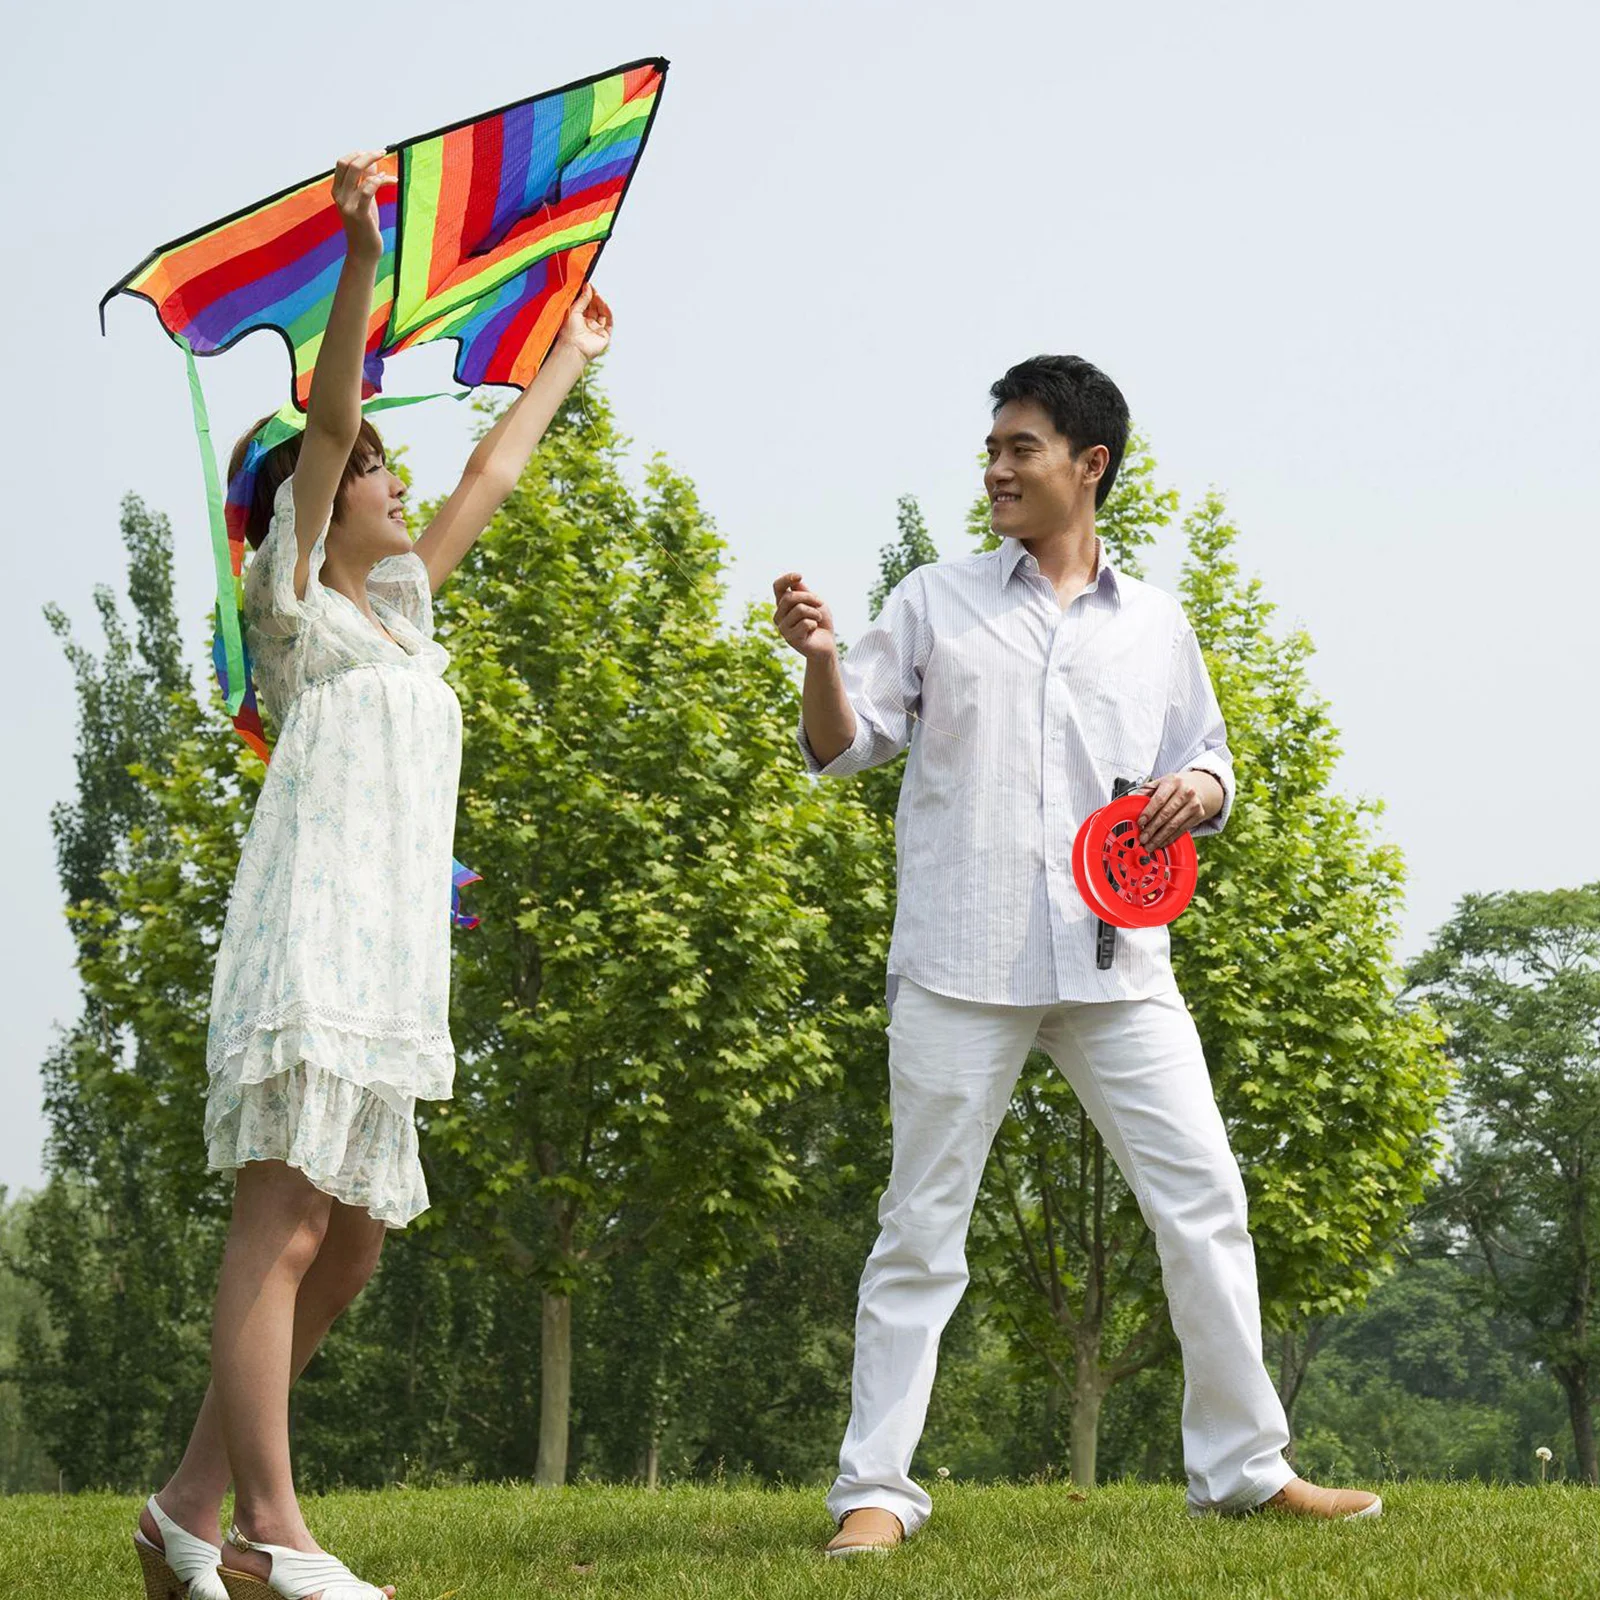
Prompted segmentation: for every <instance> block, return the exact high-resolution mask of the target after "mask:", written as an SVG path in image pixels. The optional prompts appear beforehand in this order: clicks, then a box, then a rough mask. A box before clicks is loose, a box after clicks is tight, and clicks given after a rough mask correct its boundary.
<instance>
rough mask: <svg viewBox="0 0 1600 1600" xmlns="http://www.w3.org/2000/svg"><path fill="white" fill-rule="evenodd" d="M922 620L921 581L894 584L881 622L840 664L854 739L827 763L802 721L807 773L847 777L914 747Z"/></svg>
mask: <svg viewBox="0 0 1600 1600" xmlns="http://www.w3.org/2000/svg"><path fill="white" fill-rule="evenodd" d="M924 621H925V618H924V595H923V587H922V581H921V578H920V577H919V575H918V574H917V573H916V572H912V573H909V574H907V576H906V577H905V578H903V579H902V580H901V581H900V582H899V583H898V584H896V585H895V587H894V589H893V590H892V592H891V593H890V595H889V598H888V599H887V600H885V601H884V604H883V610H882V611H880V612H879V613H878V617H877V620H876V621H875V622H874V623H873V624H872V626H871V627H870V628H868V629H867V631H866V632H865V633H864V634H862V636H861V637H860V638H859V639H858V640H857V641H856V642H855V643H854V644H853V645H851V646H850V648H849V649H848V650H847V651H845V652H844V654H843V657H842V659H841V661H840V664H839V667H840V676H841V677H842V678H843V680H844V692H845V696H846V698H847V699H848V700H849V701H850V709H851V710H852V711H853V712H855V717H856V732H855V737H854V738H853V739H852V740H851V741H850V743H849V744H848V745H847V746H846V747H845V748H844V749H843V750H841V751H840V752H839V754H838V755H836V756H835V757H834V758H833V760H832V761H829V762H827V763H826V764H824V763H823V762H821V761H819V760H818V759H817V754H816V751H814V750H813V749H812V748H811V741H810V739H809V738H807V737H806V724H805V717H804V716H803V715H802V717H801V718H800V721H799V724H798V726H797V727H796V729H795V742H796V743H797V744H798V745H799V746H800V754H801V755H802V757H804V759H805V764H806V770H807V771H808V772H812V773H815V774H816V775H818V776H819V777H824V778H847V777H849V776H850V775H851V774H852V773H855V772H865V771H866V770H867V768H868V767H879V766H882V765H883V763H884V762H886V761H892V760H893V759H894V758H895V757H896V756H897V755H899V754H900V752H901V751H902V750H904V749H905V747H906V746H907V745H908V744H909V743H910V741H911V724H912V721H913V720H914V718H915V716H916V713H917V710H918V707H919V706H920V705H921V702H922V670H923V667H924V666H925V665H926V662H925V660H924V659H923V641H924V639H925V637H926V631H927V630H926V628H925V626H924Z"/></svg>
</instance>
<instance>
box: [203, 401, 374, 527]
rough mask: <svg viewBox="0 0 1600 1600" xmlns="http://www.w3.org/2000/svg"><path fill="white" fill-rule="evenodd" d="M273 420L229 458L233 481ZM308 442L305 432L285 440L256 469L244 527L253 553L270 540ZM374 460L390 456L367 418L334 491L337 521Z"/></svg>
mask: <svg viewBox="0 0 1600 1600" xmlns="http://www.w3.org/2000/svg"><path fill="white" fill-rule="evenodd" d="M271 420H272V418H271V417H263V418H262V419H261V420H260V422H258V423H257V424H256V425H255V427H253V428H252V429H251V430H250V431H249V432H248V433H247V434H245V436H244V437H243V438H242V439H240V441H239V442H238V443H237V444H236V445H235V446H234V447H233V454H232V455H231V456H229V457H228V477H229V479H230V480H231V479H232V478H233V477H234V475H235V474H236V473H237V472H238V470H239V468H240V467H241V466H242V465H243V464H244V453H245V451H246V450H247V449H248V448H249V445H250V441H251V440H252V439H253V438H255V436H256V435H257V434H258V433H260V431H261V430H262V429H263V428H264V427H265V426H266V425H267V424H268V423H269V422H270V421H271ZM304 439H305V434H304V433H303V432H302V433H296V434H294V435H292V436H291V437H290V438H287V439H285V440H284V441H283V443H282V444H275V445H274V446H273V447H272V448H271V449H270V450H269V451H267V453H266V455H265V456H264V457H263V458H262V461H261V465H260V466H259V467H257V468H256V484H255V492H254V493H253V494H252V495H251V497H250V512H249V515H248V516H247V517H246V518H245V525H244V536H245V538H246V539H247V540H249V542H250V548H251V549H252V550H259V549H260V548H261V541H262V540H263V539H265V538H266V536H267V529H268V528H269V527H271V525H272V502H273V501H274V500H275V499H276V498H277V495H278V490H279V489H280V488H281V487H282V486H283V484H284V482H285V481H286V480H287V479H288V478H289V476H290V475H291V474H292V473H293V472H294V469H295V467H296V466H297V465H299V462H300V446H301V444H302V442H303V441H304ZM374 456H376V457H377V458H378V460H380V461H386V460H387V459H388V452H387V451H386V450H385V449H384V448H383V440H382V439H380V438H379V437H378V430H377V429H376V428H374V427H373V426H372V424H371V423H370V422H368V421H367V419H366V418H365V417H363V418H362V419H361V431H360V432H359V433H358V434H357V435H356V442H355V448H354V449H353V450H352V451H351V452H350V459H349V460H348V461H347V462H345V464H344V471H343V473H341V474H340V477H339V487H338V488H337V489H336V490H335V491H334V495H333V514H334V516H335V517H337V516H338V515H339V512H340V511H341V510H342V509H343V505H342V502H343V500H344V492H345V490H346V489H348V488H349V487H350V485H351V484H352V483H354V482H355V479H356V475H357V474H358V473H359V472H360V471H361V469H362V467H364V466H365V465H366V464H367V463H368V462H369V461H370V460H372V458H373V457H374Z"/></svg>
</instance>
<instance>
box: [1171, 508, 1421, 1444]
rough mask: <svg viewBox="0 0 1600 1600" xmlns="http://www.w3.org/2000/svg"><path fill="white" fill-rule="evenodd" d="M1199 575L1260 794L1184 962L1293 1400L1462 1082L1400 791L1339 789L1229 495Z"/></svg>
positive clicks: (1398, 1217) (1304, 671)
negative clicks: (1429, 949) (1391, 817)
mask: <svg viewBox="0 0 1600 1600" xmlns="http://www.w3.org/2000/svg"><path fill="white" fill-rule="evenodd" d="M1185 533H1186V537H1187V541H1188V558H1187V560H1186V562H1185V565H1184V570H1183V578H1182V582H1181V594H1182V598H1183V601H1184V606H1185V609H1186V610H1187V612H1188V615H1189V618H1190V621H1191V622H1192V623H1193V625H1194V628H1195V632H1196V633H1197V634H1198V635H1199V638H1200V643H1201V646H1202V648H1203V650H1204V652H1205V656H1206V662H1207V666H1208V668H1209V669H1210V672H1211V677H1212V681H1213V683H1214V684H1215V686H1216V690H1217V695H1218V698H1219V700H1220V701H1221V704H1222V708H1223V712H1224V714H1225V716H1226V718H1227V722H1228V730H1229V743H1230V747H1231V748H1232V750H1233V754H1234V757H1235V761H1236V765H1237V773H1238V793H1237V796H1236V798H1235V802H1234V811H1233V816H1232V819H1231V820H1230V822H1229V825H1228V828H1227V830H1226V831H1225V832H1224V833H1223V834H1221V835H1220V836H1218V837H1216V838H1214V839H1208V840H1207V841H1206V842H1205V847H1204V849H1203V851H1202V859H1201V867H1200V886H1199V890H1198V892H1197V893H1196V896H1195V900H1194V903H1193V904H1192V905H1191V906H1190V908H1189V910H1188V911H1186V912H1185V913H1184V915H1183V917H1182V918H1181V919H1180V920H1179V922H1177V923H1176V924H1175V925H1174V928H1173V964H1174V968H1175V970H1176V972H1177V974H1178V979H1179V982H1180V984H1181V985H1182V987H1183V991H1184V994H1185V995H1186V997H1187V998H1188V1001H1189V1008H1190V1010H1191V1011H1192V1012H1193V1013H1194V1017H1195V1022H1196V1024H1197V1026H1198V1027H1199V1030H1200V1036H1201V1039H1202V1040H1203V1041H1204V1044H1205V1048H1206V1058H1207V1061H1208V1062H1209V1064H1210V1067H1211V1074H1212V1078H1213V1080H1214V1081H1215V1082H1216V1085H1217V1093H1218V1099H1219V1102H1220V1104H1221V1106H1222V1110H1223V1115H1224V1118H1225V1120H1226V1121H1227V1124H1228V1131H1229V1136H1230V1138H1231V1140H1232V1142H1233V1148H1234V1151H1235V1153H1236V1154H1237V1155H1238V1158H1239V1162H1240V1166H1241V1167H1242V1168H1243V1171H1244V1178H1245V1186H1246V1188H1247V1190H1248V1191H1249V1195H1250V1221H1251V1232H1252V1234H1253V1236H1254V1238H1255V1241H1256V1253H1257V1257H1258V1260H1259V1263H1260V1276H1261V1295H1262V1312H1263V1316H1264V1319H1265V1321H1266V1323H1267V1325H1268V1327H1269V1329H1271V1330H1272V1331H1273V1332H1274V1334H1275V1335H1276V1337H1277V1341H1278V1356H1279V1390H1280V1393H1281V1395H1282V1397H1283V1400H1284V1404H1285V1407H1286V1409H1289V1410H1290V1412H1291V1414H1292V1410H1293V1405H1294V1400H1295V1395H1296V1391H1297V1388H1298V1384H1299V1381H1300V1379H1301V1378H1302V1377H1303V1375H1304V1366H1305V1361H1306V1360H1307V1359H1309V1357H1308V1348H1310V1347H1312V1340H1313V1339H1314V1336H1315V1333H1314V1331H1315V1329H1316V1327H1317V1325H1318V1323H1319V1322H1320V1320H1321V1319H1323V1318H1326V1317H1329V1316H1332V1315H1334V1314H1337V1313H1339V1312H1341V1311H1344V1310H1347V1309H1349V1308H1351V1307H1353V1306H1356V1305H1359V1304H1360V1303H1361V1302H1362V1301H1363V1300H1364V1299H1365V1297H1366V1295H1367V1293H1368V1292H1369V1291H1370V1289H1371V1288H1372V1286H1373V1284H1374V1283H1376V1282H1377V1281H1379V1280H1380V1279H1381V1278H1382V1277H1383V1276H1384V1274H1385V1273H1386V1272H1387V1271H1388V1269H1389V1267H1390V1266H1391V1264H1392V1261H1393V1249H1394V1246H1395V1244H1396V1242H1397V1241H1398V1240H1399V1238H1400V1237H1401V1235H1402V1234H1403V1232H1404V1230H1405V1228H1406V1226H1407V1224H1408V1222H1409V1219H1410V1216H1411V1213H1412V1210H1413V1208H1414V1207H1415V1206H1416V1205H1417V1204H1418V1202H1419V1201H1420V1200H1421V1199H1422V1197H1423V1195H1424V1193H1425V1192H1426V1189H1427V1187H1428V1185H1429V1184H1430V1183H1431V1182H1432V1181H1433V1179H1434V1177H1435V1175H1436V1169H1437V1166H1438V1162H1439V1158H1440V1154H1441V1149H1442V1142H1441V1136H1440V1117H1441V1114H1442V1110H1443V1106H1444V1103H1445V1098H1446V1096H1447V1094H1448V1092H1449V1088H1450V1084H1451V1081H1452V1076H1453V1075H1452V1072H1451V1068H1450V1064H1449V1062H1448V1060H1447V1059H1446V1056H1445V1054H1444V1050H1443V1036H1442V1032H1441V1028H1440V1025H1439V1021H1438V1018H1437V1017H1436V1016H1435V1015H1434V1014H1433V1013H1432V1012H1431V1011H1430V1010H1429V1009H1428V1008H1427V1007H1426V1006H1415V1005H1402V1004H1400V1002H1399V993H1400V989H1401V985H1402V977H1401V974H1400V971H1399V968H1398V964H1397V962H1396V959H1395V956H1394V944H1395V940H1396V938H1397V935H1398V916H1399V911H1400V907H1401V905H1402V903H1403V899H1404V890H1405V867H1404V862H1403V860H1402V858H1401V854H1400V851H1399V850H1398V849H1397V848H1396V847H1395V846H1393V845H1389V844H1385V843H1382V842H1380V841H1379V840H1377V839H1376V838H1374V836H1373V824H1374V823H1375V822H1376V820H1377V819H1378V817H1380V816H1381V814H1382V809H1383V808H1382V804H1381V802H1378V801H1375V800H1370V799H1366V798H1359V799H1355V800H1352V799H1349V798H1347V797H1345V796H1343V795H1341V794H1339V793H1338V792H1336V791H1335V789H1334V788H1333V777H1334V768H1335V765H1336V763H1337V761H1338V758H1339V754H1340V745H1339V737H1338V731H1337V729H1336V728H1335V727H1334V725H1333V721H1332V717H1331V715H1330V711H1329V707H1328V704H1327V702H1326V701H1325V700H1324V699H1323V698H1322V697H1321V696H1320V695H1319V694H1317V693H1316V691H1315V689H1314V688H1313V687H1312V684H1311V681H1310V676H1309V670H1308V663H1309V661H1310V658H1311V656H1312V654H1313V646H1312V643H1311V640H1310V638H1309V636H1308V635H1307V634H1306V633H1305V632H1304V630H1302V629H1294V630H1291V631H1289V632H1287V633H1285V634H1282V635H1275V634H1274V633H1273V632H1272V631H1271V626H1270V625H1271V621H1272V618H1273V615H1274V612H1275V609H1276V608H1275V607H1274V606H1273V605H1272V604H1271V603H1270V602H1268V601H1267V600H1266V599H1265V598H1264V596H1263V593H1262V585H1261V580H1260V579H1259V578H1252V579H1250V580H1248V581H1244V580H1242V579H1241V577H1240V573H1239V567H1238V563H1237V562H1236V561H1235V559H1234V557H1233V554H1232V549H1233V545H1234V542H1235V540H1236V539H1237V536H1238V535H1237V530H1236V529H1235V528H1234V527H1233V525H1232V523H1231V522H1229V520H1228V518H1227V514H1226V508H1225V506H1224V505H1223V502H1222V499H1221V497H1220V496H1219V495H1217V494H1216V493H1214V492H1213V493H1211V494H1208V495H1207V496H1206V497H1205V499H1204V500H1203V501H1202V502H1201V503H1200V505H1199V506H1197V507H1196V509H1195V510H1194V511H1193V512H1192V513H1191V514H1190V516H1189V518H1188V519H1187V521H1186V523H1185Z"/></svg>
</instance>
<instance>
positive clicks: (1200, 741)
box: [799, 539, 1234, 1005]
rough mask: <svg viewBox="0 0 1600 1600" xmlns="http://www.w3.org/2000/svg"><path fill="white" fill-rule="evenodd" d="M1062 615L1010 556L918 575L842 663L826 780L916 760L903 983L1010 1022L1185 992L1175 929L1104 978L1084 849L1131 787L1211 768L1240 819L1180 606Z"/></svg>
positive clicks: (1107, 601)
mask: <svg viewBox="0 0 1600 1600" xmlns="http://www.w3.org/2000/svg"><path fill="white" fill-rule="evenodd" d="M1098 555H1099V565H1098V571H1097V574H1096V577H1095V578H1094V580H1093V581H1092V582H1091V583H1090V584H1089V585H1088V587H1086V588H1085V589H1084V590H1083V592H1082V593H1080V594H1078V595H1076V596H1074V597H1073V598H1072V599H1071V601H1070V602H1069V603H1068V604H1066V605H1065V606H1063V605H1062V604H1061V602H1060V601H1059V600H1058V599H1057V596H1056V592H1055V589H1054V588H1053V587H1052V585H1051V583H1050V581H1049V580H1048V579H1047V578H1046V577H1045V576H1044V575H1043V574H1042V573H1041V572H1040V571H1039V566H1038V563H1037V562H1036V561H1035V560H1034V559H1033V557H1032V556H1031V555H1029V554H1028V551H1027V549H1026V547H1025V546H1024V545H1023V544H1021V543H1020V542H1019V541H1018V540H1016V539H1006V540H1004V541H1002V543H1001V545H1000V547H999V549H997V550H991V551H986V552H984V553H983V554H981V555H975V556H969V557H967V558H965V559H964V560H957V561H941V562H938V563H936V564H933V565H929V566H923V567H918V568H917V569H916V570H915V571H913V572H911V573H909V574H908V575H907V576H906V578H905V579H904V580H903V581H902V582H901V583H900V584H898V585H897V586H896V588H895V589H894V591H893V593H892V594H890V596H889V598H888V600H887V601H886V602H885V604H884V607H883V611H882V612H881V614H880V615H879V617H878V619H877V621H876V622H875V623H874V624H873V625H872V627H871V628H870V629H869V630H868V631H867V632H866V633H865V634H864V635H863V636H862V637H861V638H860V639H859V640H858V641H857V642H856V643H855V644H853V645H852V646H851V647H850V649H849V650H848V651H847V652H846V653H845V656H844V659H843V663H842V673H843V678H844V686H845V692H846V694H847V695H848V696H849V699H850V705H851V708H852V709H853V710H854V712H855V716H856V732H855V738H854V739H853V740H852V741H851V743H850V746H849V748H848V749H846V750H844V751H843V752H841V753H840V754H839V755H838V756H837V757H836V758H835V759H834V760H833V761H831V762H829V763H828V764H827V765H826V766H824V765H822V763H820V762H819V761H818V760H817V758H816V755H815V753H814V752H813V751H812V749H811V745H810V742H809V741H808V739H807V738H806V732H805V726H804V723H803V722H802V724H801V727H800V729H799V741H800V749H801V752H802V753H803V754H804V756H805V759H806V764H807V766H808V767H809V768H810V770H811V771H812V772H817V773H821V774H823V775H824V776H827V777H844V776H846V775H848V774H850V773H853V772H860V771H862V770H864V769H865V768H867V767H874V766H877V765H879V764H880V763H882V762H885V761H888V760H890V759H892V758H893V757H894V756H895V755H896V754H898V753H899V752H900V751H901V750H904V749H905V748H906V747H907V745H908V744H909V745H910V750H911V753H910V755H909V757H908V758H907V761H906V770H905V778H904V781H903V782H902V784H901V788H900V805H899V810H898V811H897V813H896V816H895V854H896V863H897V878H898V885H899V896H898V905H897V908H896V914H895V924H894V936H893V939H892V940H891V942H890V946H889V974H890V978H889V993H890V998H891V1003H892V999H893V993H894V979H895V977H896V975H903V976H905V977H908V978H911V979H913V980H914V981H915V982H917V983H919V984H921V985H922V986H923V987H924V988H926V989H932V990H933V991H934V992H935V993H938V994H943V995H950V996H953V997H954V998H956V999H962V1000H978V1001H987V1002H990V1003H992V1004H1000V1005H1045V1004H1050V1003H1053V1002H1055V1001H1060V1000H1134V999H1142V998H1143V997H1145V996H1147V995H1150V994H1154V993H1156V992H1158V991H1160V990H1162V989H1165V988H1168V987H1170V986H1171V984H1172V968H1171V963H1170V955H1169V949H1170V946H1169V941H1168V938H1167V930H1166V929H1165V928H1146V929H1138V930H1133V931H1129V930H1124V929H1118V930H1117V935H1116V956H1115V959H1114V960H1113V962H1112V965H1111V967H1110V968H1109V969H1107V970H1103V971H1102V970H1101V969H1100V968H1099V967H1097V966H1096V964H1095V936H1096V929H1097V925H1098V921H1099V919H1098V917H1097V915H1096V914H1095V913H1094V912H1093V911H1091V910H1090V908H1089V907H1088V906H1087V905H1086V904H1085V903H1084V902H1083V900H1082V899H1081V898H1080V896H1079V894H1078V890H1077V886H1076V884H1075V883H1074V882H1073V878H1072V841H1073V839H1074V837H1075V836H1076V834H1077V831H1078V825H1079V823H1081V822H1082V820H1083V819H1084V817H1086V816H1087V815H1088V814H1089V813H1090V812H1091V811H1094V810H1096V809H1097V808H1098V807H1100V806H1102V805H1104V804H1105V803H1106V802H1107V801H1109V800H1110V799H1111V790H1112V784H1113V783H1114V782H1115V780H1116V779H1118V778H1130V779H1134V780H1142V779H1144V778H1147V777H1160V776H1163V775H1165V774H1166V773H1169V772H1181V771H1184V770H1186V769H1189V768H1198V769H1200V770H1202V771H1205V772H1210V773H1212V774H1213V775H1214V776H1215V777H1216V778H1217V780H1218V782H1220V783H1221V785H1222V788H1223V793H1224V801H1223V807H1222V810H1221V812H1219V813H1218V815H1217V816H1216V817H1214V818H1212V819H1211V820H1210V821H1209V822H1205V823H1202V824H1200V825H1199V826H1198V827H1196V828H1195V830H1194V832H1195V833H1196V834H1197V835H1198V834H1202V833H1215V832H1217V831H1218V830H1220V829H1221V828H1222V827H1223V825H1224V824H1225V823H1226V821H1227V817H1228V812H1229V810H1230V809H1231V808H1232V804H1233V789H1234V782H1233V761H1232V757H1231V756H1230V755H1229V753H1228V745H1227V730H1226V728H1225V727H1224V726H1223V721H1222V712H1221V710H1220V709H1219V708H1218V705H1217V698H1216V695H1215V693H1214V692H1213V691H1212V688H1211V680H1210V678H1209V677H1208V676H1207V674H1206V669H1205V663H1204V661H1203V660H1202V658H1201V655H1200V646H1199V643H1198V641H1197V640H1196V639H1195V634H1194V629H1193V628H1192V627H1190V625H1189V619H1188V618H1187V617H1186V616H1185V615H1184V613H1183V607H1182V606H1181V605H1180V604H1179V603H1178V602H1177V600H1175V599H1174V598H1173V597H1172V596H1171V595H1169V594H1167V593H1165V592H1164V591H1163V590H1160V589H1156V588H1152V587H1151V586H1150V585H1149V584H1147V583H1142V582H1140V581H1139V580H1138V579H1137V578H1132V577H1129V576H1128V575H1127V574H1125V573H1119V572H1118V571H1117V570H1116V569H1115V568H1114V567H1113V566H1112V565H1111V564H1110V563H1109V562H1108V561H1107V560H1106V557H1105V551H1104V547H1103V546H1099V547H1098Z"/></svg>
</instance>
